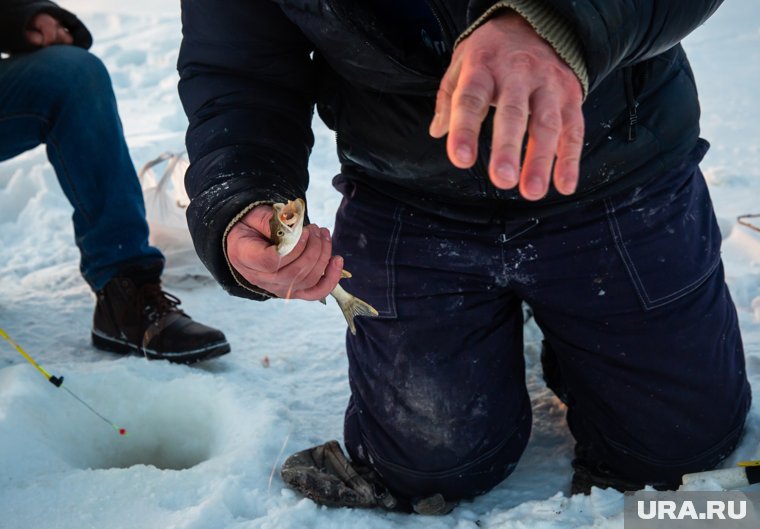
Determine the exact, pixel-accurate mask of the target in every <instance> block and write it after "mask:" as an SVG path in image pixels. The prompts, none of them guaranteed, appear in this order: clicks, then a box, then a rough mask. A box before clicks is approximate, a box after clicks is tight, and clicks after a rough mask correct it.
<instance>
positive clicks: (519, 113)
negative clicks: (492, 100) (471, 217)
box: [488, 83, 528, 189]
mask: <svg viewBox="0 0 760 529" xmlns="http://www.w3.org/2000/svg"><path fill="white" fill-rule="evenodd" d="M527 126H528V93H527V91H526V90H525V89H524V84H523V83H515V84H514V85H507V86H505V88H504V89H503V90H502V95H501V97H500V98H499V100H498V101H497V103H496V112H495V113H494V119H493V140H492V142H493V143H492V145H491V161H490V166H489V169H488V172H489V175H490V177H491V182H492V183H493V185H495V186H496V187H498V188H499V189H510V188H512V187H514V186H516V185H517V183H518V181H519V175H520V154H521V151H522V144H523V139H524V138H525V132H526V129H527Z"/></svg>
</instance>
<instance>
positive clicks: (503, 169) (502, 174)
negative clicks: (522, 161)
mask: <svg viewBox="0 0 760 529" xmlns="http://www.w3.org/2000/svg"><path fill="white" fill-rule="evenodd" d="M496 177H497V178H498V179H499V180H500V182H499V183H500V184H502V186H503V187H513V186H514V185H515V184H516V183H517V171H516V170H515V168H514V167H513V166H512V164H509V163H503V164H501V165H499V166H498V167H497V168H496Z"/></svg>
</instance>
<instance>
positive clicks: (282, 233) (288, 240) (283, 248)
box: [269, 198, 306, 255]
mask: <svg viewBox="0 0 760 529" xmlns="http://www.w3.org/2000/svg"><path fill="white" fill-rule="evenodd" d="M272 210H273V215H272V220H271V221H269V229H270V231H271V240H272V244H274V245H275V246H276V247H277V253H278V254H280V255H287V254H289V253H290V252H291V251H292V250H293V248H295V246H296V244H298V240H299V239H300V238H301V233H303V223H304V219H305V217H306V203H305V202H304V201H303V200H302V199H300V198H297V199H295V200H288V203H287V204H282V203H277V204H272Z"/></svg>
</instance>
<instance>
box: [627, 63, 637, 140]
mask: <svg viewBox="0 0 760 529" xmlns="http://www.w3.org/2000/svg"><path fill="white" fill-rule="evenodd" d="M623 79H624V82H625V101H626V106H627V107H628V138H627V140H628V142H629V143H631V142H634V141H636V137H637V130H636V128H637V125H638V124H639V112H638V109H639V102H638V101H637V100H636V95H635V93H634V87H633V66H627V67H626V68H625V69H623Z"/></svg>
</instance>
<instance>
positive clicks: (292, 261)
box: [227, 206, 343, 301]
mask: <svg viewBox="0 0 760 529" xmlns="http://www.w3.org/2000/svg"><path fill="white" fill-rule="evenodd" d="M271 218H272V208H271V206H256V207H255V208H253V209H252V210H251V211H249V212H248V213H247V214H246V215H245V216H244V217H243V218H242V219H241V220H240V221H238V222H237V223H236V224H235V225H234V226H233V227H232V229H231V230H230V232H229V233H228V234H227V257H228V259H229V260H230V263H231V264H232V266H233V267H234V268H235V270H237V272H238V273H239V274H240V275H242V276H243V277H244V278H245V279H246V280H247V281H248V282H250V283H251V284H253V285H256V286H258V287H260V288H262V289H264V290H266V291H267V292H271V293H272V294H274V295H276V296H277V297H280V298H288V299H305V300H309V301H313V300H317V299H324V298H326V297H327V295H328V294H329V293H330V292H331V291H332V290H333V289H334V288H335V286H336V285H337V284H338V281H339V280H340V274H341V270H343V258H342V257H339V256H333V255H332V238H331V237H330V231H329V230H328V229H327V228H320V227H318V226H316V225H314V224H310V225H308V226H304V230H303V234H302V235H301V238H300V240H299V241H298V244H297V245H296V247H295V248H294V249H293V251H291V252H290V253H289V254H287V255H284V256H281V255H279V254H278V253H277V249H276V248H275V246H274V245H273V244H272V242H271V240H270V233H269V220H270V219H271Z"/></svg>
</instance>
